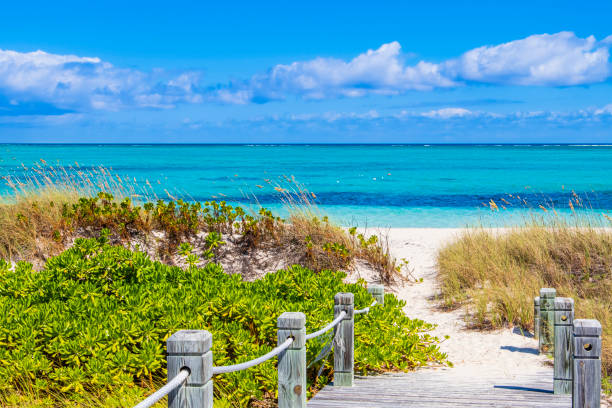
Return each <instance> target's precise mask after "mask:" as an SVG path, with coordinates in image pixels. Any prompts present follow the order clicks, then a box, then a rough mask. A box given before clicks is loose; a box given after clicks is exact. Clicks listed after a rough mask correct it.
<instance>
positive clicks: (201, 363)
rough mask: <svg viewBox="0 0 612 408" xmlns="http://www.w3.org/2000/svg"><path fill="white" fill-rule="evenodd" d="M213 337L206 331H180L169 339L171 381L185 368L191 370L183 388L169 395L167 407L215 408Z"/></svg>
mask: <svg viewBox="0 0 612 408" xmlns="http://www.w3.org/2000/svg"><path fill="white" fill-rule="evenodd" d="M211 347H212V334H210V333H209V332H207V331H206V330H179V331H178V332H176V333H174V334H173V335H172V336H170V337H169V338H168V340H167V341H166V348H167V351H168V381H169V380H171V379H173V378H174V377H176V375H177V374H178V373H179V371H181V369H183V368H188V369H189V371H190V374H189V377H187V379H186V380H185V382H184V383H183V384H181V386H179V387H177V388H175V389H174V390H173V391H171V392H170V394H168V408H185V407H189V408H212V406H213V382H212V366H213V359H212V351H211V350H210V348H211Z"/></svg>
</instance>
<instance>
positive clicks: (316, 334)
mask: <svg viewBox="0 0 612 408" xmlns="http://www.w3.org/2000/svg"><path fill="white" fill-rule="evenodd" d="M344 316H346V312H345V311H344V310H343V311H342V312H340V314H339V315H338V317H336V318H335V319H334V320H333V321H332V322H331V323H330V324H328V325H327V326H325V327H324V328H322V329H321V330H318V331H316V332H314V333H310V334H307V335H306V340H310V339H314V338H315V337H319V336H320V335H322V334H323V333H325V332H327V331H329V330H331V329H333V328H334V327H336V325H337V324H338V323H340V321H341V320H342V319H344Z"/></svg>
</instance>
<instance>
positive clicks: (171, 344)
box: [166, 330, 212, 354]
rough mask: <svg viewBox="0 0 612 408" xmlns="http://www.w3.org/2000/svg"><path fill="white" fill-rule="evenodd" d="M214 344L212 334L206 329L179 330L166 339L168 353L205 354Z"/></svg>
mask: <svg viewBox="0 0 612 408" xmlns="http://www.w3.org/2000/svg"><path fill="white" fill-rule="evenodd" d="M211 346H212V334H210V332H208V331H206V330H179V331H177V332H176V333H174V334H173V335H172V336H170V337H168V340H166V349H167V351H168V354H204V353H206V352H208V351H209V350H210V348H211Z"/></svg>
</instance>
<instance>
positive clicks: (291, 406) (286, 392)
mask: <svg viewBox="0 0 612 408" xmlns="http://www.w3.org/2000/svg"><path fill="white" fill-rule="evenodd" d="M305 324H306V316H305V315H304V313H301V312H285V313H283V314H282V315H280V316H279V318H278V325H277V327H278V344H279V345H281V344H282V343H284V342H285V341H286V340H287V339H288V338H289V337H293V343H291V345H290V346H289V348H287V349H286V350H284V351H282V352H281V353H280V354H279V355H278V406H279V408H305V407H306V328H305Z"/></svg>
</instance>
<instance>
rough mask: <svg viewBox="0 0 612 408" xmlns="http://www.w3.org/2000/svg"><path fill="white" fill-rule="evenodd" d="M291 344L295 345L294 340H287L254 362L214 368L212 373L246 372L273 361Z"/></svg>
mask: <svg viewBox="0 0 612 408" xmlns="http://www.w3.org/2000/svg"><path fill="white" fill-rule="evenodd" d="M291 343H293V338H291V337H289V338H288V339H287V340H285V342H284V343H283V344H281V345H280V346H278V347H276V348H275V349H273V350H272V351H270V352H269V353H267V354H264V355H263V356H261V357H258V358H256V359H254V360H251V361H247V362H244V363H240V364H234V365H228V366H222V367H213V370H212V373H213V375H215V374H224V373H232V372H234V371H240V370H246V369H247V368H251V367H253V366H256V365H257V364H261V363H263V362H264V361H267V360H269V359H271V358H272V357H274V356H276V355H278V354H280V353H281V352H282V351H284V350H286V349H287V348H288V347H289V346H290V345H291Z"/></svg>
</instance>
